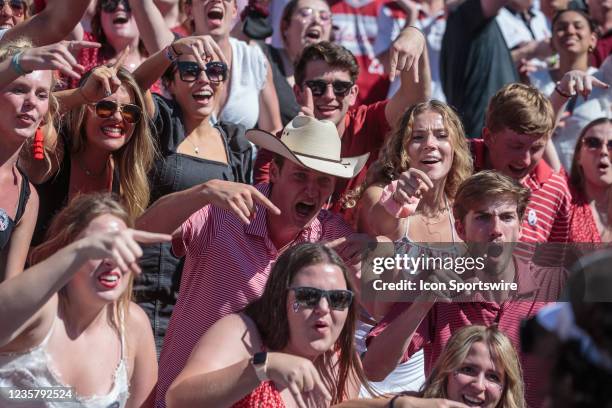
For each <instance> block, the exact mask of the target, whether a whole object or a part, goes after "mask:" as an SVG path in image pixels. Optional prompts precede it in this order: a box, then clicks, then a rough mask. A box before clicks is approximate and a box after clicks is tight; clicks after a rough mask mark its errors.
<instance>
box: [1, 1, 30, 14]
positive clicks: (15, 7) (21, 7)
mask: <svg viewBox="0 0 612 408" xmlns="http://www.w3.org/2000/svg"><path fill="white" fill-rule="evenodd" d="M7 3H8V5H9V7H10V8H11V11H12V12H13V15H14V16H17V17H20V16H22V15H23V14H24V13H25V10H26V3H25V1H23V0H0V4H2V6H0V9H3V8H4V6H5V5H6V4H7Z"/></svg>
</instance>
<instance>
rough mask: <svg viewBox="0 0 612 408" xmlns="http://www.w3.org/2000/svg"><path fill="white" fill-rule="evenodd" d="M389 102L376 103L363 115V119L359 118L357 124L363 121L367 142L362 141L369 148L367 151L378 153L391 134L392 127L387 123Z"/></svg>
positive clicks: (368, 107)
mask: <svg viewBox="0 0 612 408" xmlns="http://www.w3.org/2000/svg"><path fill="white" fill-rule="evenodd" d="M388 102H389V100H384V101H380V102H376V103H374V104H372V105H368V106H367V108H366V109H365V110H364V112H363V113H362V117H359V118H357V122H359V121H362V122H363V126H364V127H366V128H365V129H364V131H365V135H364V136H366V137H367V140H363V138H362V140H361V143H362V144H364V145H365V146H367V151H369V152H373V151H378V150H379V149H380V148H381V147H382V145H383V143H384V142H385V140H386V139H387V136H388V135H389V134H390V131H391V125H390V124H389V122H387V115H386V114H385V109H386V108H387V103H388Z"/></svg>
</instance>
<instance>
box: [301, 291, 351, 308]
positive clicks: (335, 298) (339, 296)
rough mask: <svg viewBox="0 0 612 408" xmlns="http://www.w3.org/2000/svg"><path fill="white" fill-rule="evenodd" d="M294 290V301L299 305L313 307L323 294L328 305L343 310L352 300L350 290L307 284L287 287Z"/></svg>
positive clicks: (317, 303)
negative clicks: (322, 287) (309, 285)
mask: <svg viewBox="0 0 612 408" xmlns="http://www.w3.org/2000/svg"><path fill="white" fill-rule="evenodd" d="M289 290H292V291H294V292H295V301H296V303H298V304H299V305H300V306H303V307H308V308H311V309H314V308H315V307H317V306H318V305H319V302H321V298H322V297H323V296H325V298H326V299H327V303H328V304H329V307H330V308H332V309H334V310H344V309H346V308H347V307H349V306H350V305H351V302H352V301H353V292H351V291H350V290H343V289H336V290H323V289H318V288H311V287H307V286H298V287H295V288H289Z"/></svg>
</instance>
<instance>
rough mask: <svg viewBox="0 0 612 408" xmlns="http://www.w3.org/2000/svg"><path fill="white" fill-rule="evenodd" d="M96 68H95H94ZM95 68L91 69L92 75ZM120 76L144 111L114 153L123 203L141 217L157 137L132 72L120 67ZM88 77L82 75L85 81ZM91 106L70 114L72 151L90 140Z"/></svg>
mask: <svg viewBox="0 0 612 408" xmlns="http://www.w3.org/2000/svg"><path fill="white" fill-rule="evenodd" d="M94 69H95V68H94ZM91 72H92V71H89V73H88V75H89V74H91ZM117 77H118V78H119V79H120V80H121V84H122V85H123V86H125V87H126V88H127V89H128V90H129V91H130V92H131V93H132V94H133V95H134V104H135V105H137V106H139V107H140V109H141V111H142V117H141V118H140V121H139V122H138V123H136V124H135V125H134V131H133V133H132V136H131V137H130V138H129V140H127V142H126V143H125V145H123V146H122V147H121V148H120V149H119V150H117V151H114V152H112V153H111V155H112V156H113V159H114V160H115V162H116V163H117V164H118V168H119V174H120V175H121V177H120V179H119V185H120V188H121V198H122V203H123V204H124V205H125V206H126V208H127V210H128V213H129V214H130V216H131V217H134V218H136V217H138V216H139V215H140V214H142V213H143V212H144V210H145V209H146V208H147V206H148V205H149V195H150V189H149V181H148V179H147V173H148V172H149V170H150V169H151V166H152V165H153V160H154V157H155V154H156V149H155V145H154V143H153V137H152V135H151V131H150V128H149V122H150V119H149V116H148V115H147V110H146V106H145V99H144V96H143V94H142V91H141V90H140V87H139V86H138V84H137V83H136V80H135V79H134V77H133V76H132V74H131V73H130V72H129V71H128V70H126V69H125V68H119V70H117ZM86 79H87V76H84V77H83V78H81V83H83V82H84V81H85V80H86ZM87 112H88V105H80V106H77V107H75V108H73V109H72V110H70V111H69V112H67V113H66V116H65V122H66V134H67V135H69V136H70V140H71V141H72V145H71V149H70V151H71V153H77V152H79V151H81V150H82V149H83V148H84V146H85V144H86V143H87V135H86V133H85V131H86V126H85V122H86V120H87Z"/></svg>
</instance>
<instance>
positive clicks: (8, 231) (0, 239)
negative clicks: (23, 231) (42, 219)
mask: <svg viewBox="0 0 612 408" xmlns="http://www.w3.org/2000/svg"><path fill="white" fill-rule="evenodd" d="M17 170H18V171H19V173H20V174H21V188H20V189H19V199H18V201H17V211H16V213H15V219H14V220H13V219H11V217H9V215H8V214H7V212H6V211H5V210H4V209H3V208H0V252H1V251H4V249H5V248H6V247H7V245H8V243H9V241H10V240H11V235H12V234H13V230H14V229H15V226H16V225H17V224H18V223H19V220H21V217H22V216H23V213H24V212H25V209H26V205H27V203H28V199H29V198H30V182H29V181H28V178H27V176H26V175H25V174H24V173H23V171H21V169H20V168H19V167H17Z"/></svg>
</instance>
